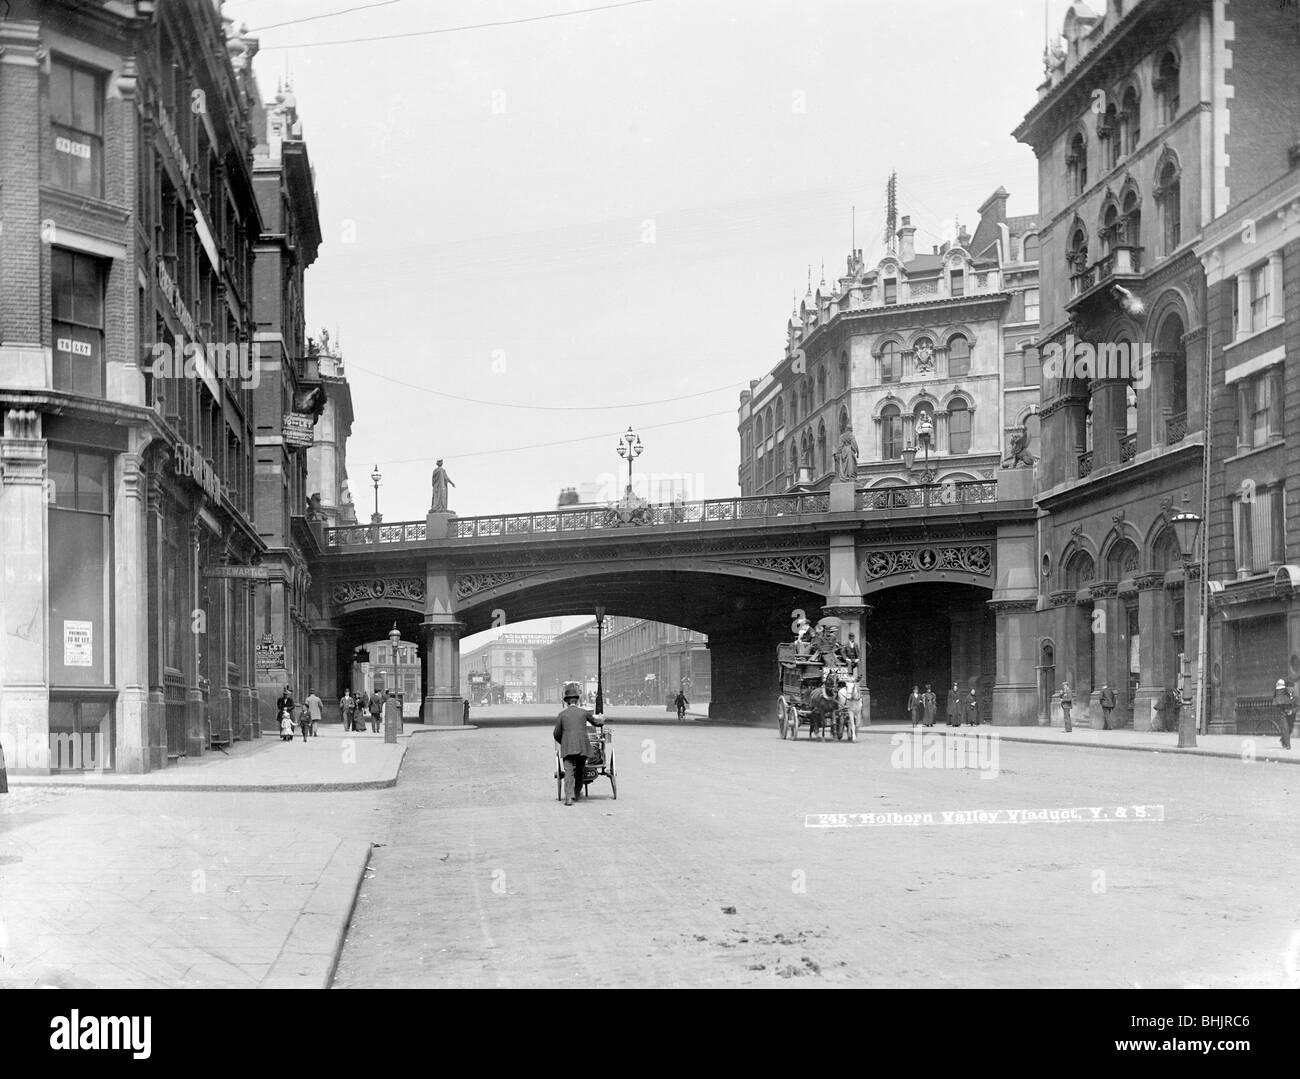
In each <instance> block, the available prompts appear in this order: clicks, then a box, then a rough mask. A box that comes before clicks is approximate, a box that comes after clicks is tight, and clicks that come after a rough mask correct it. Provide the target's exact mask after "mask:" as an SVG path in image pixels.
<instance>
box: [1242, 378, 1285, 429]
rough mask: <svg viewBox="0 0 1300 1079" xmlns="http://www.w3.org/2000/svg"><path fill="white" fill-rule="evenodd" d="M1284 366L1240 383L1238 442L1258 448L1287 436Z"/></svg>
mask: <svg viewBox="0 0 1300 1079" xmlns="http://www.w3.org/2000/svg"><path fill="white" fill-rule="evenodd" d="M1283 403H1284V402H1283V385H1282V365H1281V364H1278V365H1275V366H1273V367H1270V368H1269V369H1268V370H1267V371H1261V372H1260V373H1259V374H1257V375H1255V376H1254V377H1252V378H1248V379H1243V380H1242V381H1241V382H1239V383H1238V384H1237V445H1238V447H1239V448H1240V449H1257V448H1258V447H1260V446H1265V445H1267V444H1268V443H1269V442H1271V441H1273V440H1275V439H1279V438H1281V437H1282V436H1283V433H1284V432H1283V427H1282V408H1283Z"/></svg>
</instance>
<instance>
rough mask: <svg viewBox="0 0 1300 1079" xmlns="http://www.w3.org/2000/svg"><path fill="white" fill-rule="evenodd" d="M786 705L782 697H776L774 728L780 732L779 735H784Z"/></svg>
mask: <svg viewBox="0 0 1300 1079" xmlns="http://www.w3.org/2000/svg"><path fill="white" fill-rule="evenodd" d="M787 710H788V709H787V706H786V703H785V698H784V697H777V699H776V729H777V731H779V732H780V734H781V737H782V738H784V737H785V725H786V713H787Z"/></svg>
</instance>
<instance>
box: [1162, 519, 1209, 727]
mask: <svg viewBox="0 0 1300 1079" xmlns="http://www.w3.org/2000/svg"><path fill="white" fill-rule="evenodd" d="M1187 502H1188V498H1187V495H1186V494H1184V495H1183V505H1184V507H1186V505H1187ZM1169 523H1170V525H1172V526H1173V529H1174V537H1175V538H1176V539H1177V540H1178V550H1179V552H1180V553H1181V554H1182V556H1183V593H1184V597H1185V596H1186V592H1187V588H1188V586H1189V585H1190V584H1191V583H1192V582H1191V573H1190V572H1189V571H1190V569H1191V565H1192V556H1193V553H1194V552H1195V550H1196V537H1197V535H1198V534H1199V532H1200V530H1201V515H1200V514H1199V513H1193V512H1192V511H1191V510H1189V509H1186V508H1184V509H1183V510H1182V511H1181V512H1179V513H1175V514H1174V515H1173V516H1172V517H1170V518H1169ZM1196 564H1197V567H1198V568H1199V569H1200V571H1201V573H1202V575H1203V574H1204V573H1205V567H1204V566H1203V565H1201V562H1200V559H1197V562H1196ZM1203 602H1204V601H1203V599H1202V603H1203ZM1201 616H1202V618H1204V616H1205V612H1204V611H1202V612H1201ZM1186 619H1187V604H1186V602H1184V604H1183V620H1184V622H1186ZM1183 628H1184V632H1183V640H1184V641H1186V640H1187V639H1188V638H1189V634H1188V633H1187V632H1186V626H1185V625H1184V627H1183ZM1202 632H1203V631H1202ZM1184 656H1186V652H1184ZM1204 662H1205V660H1204V657H1203V656H1201V655H1200V654H1199V651H1198V655H1197V675H1196V677H1197V686H1198V688H1197V698H1198V700H1199V697H1200V688H1199V686H1200V681H1201V679H1203V678H1204V677H1205V672H1204V671H1203V670H1201V665H1202V664H1203V663H1204ZM1179 673H1180V675H1181V673H1182V672H1181V671H1180V672H1179ZM1191 703H1192V702H1191V701H1190V700H1188V699H1185V698H1184V695H1183V692H1182V690H1181V689H1180V690H1179V692H1178V748H1179V749H1194V748H1196V715H1195V713H1194V712H1193V711H1192V710H1191V708H1189V707H1188V705H1190V704H1191Z"/></svg>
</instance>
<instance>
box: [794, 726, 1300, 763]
mask: <svg viewBox="0 0 1300 1079" xmlns="http://www.w3.org/2000/svg"><path fill="white" fill-rule="evenodd" d="M775 729H776V727H775V724H773V731H775ZM913 730H920V731H929V732H931V733H935V734H941V733H943V732H945V731H947V732H952V733H958V732H965V733H968V734H969V733H973V732H975V731H980V732H983V733H986V734H996V735H997V736H998V738H999V739H1000V740H1001V741H1003V742H1028V743H1033V744H1035V745H1052V746H1067V747H1072V748H1084V749H1122V750H1134V751H1138V752H1144V753H1172V754H1177V755H1179V756H1195V757H1224V758H1230V759H1232V760H1240V761H1270V762H1274V763H1278V764H1300V739H1297V738H1294V737H1293V738H1292V739H1291V748H1290V749H1283V748H1282V744H1281V739H1280V738H1279V736H1278V735H1276V734H1270V735H1263V734H1198V735H1197V736H1196V746H1195V747H1194V748H1187V749H1179V748H1178V735H1177V734H1166V733H1163V732H1159V731H1134V730H1118V731H1103V730H1096V729H1094V728H1091V727H1075V728H1074V730H1073V731H1071V732H1070V733H1069V734H1067V733H1066V732H1065V730H1064V728H1062V727H1009V726H1008V727H1003V726H998V725H997V724H989V723H985V724H982V725H981V726H979V727H949V726H947V725H946V724H945V723H943V722H942V721H939V722H936V723H935V725H934V726H933V727H913V726H912V725H911V724H904V723H884V724H880V725H872V726H870V727H863V728H861V730H860V731H859V733H860V734H862V735H872V734H875V735H881V734H884V735H890V736H892V735H895V734H898V733H900V732H901V733H907V732H910V731H913Z"/></svg>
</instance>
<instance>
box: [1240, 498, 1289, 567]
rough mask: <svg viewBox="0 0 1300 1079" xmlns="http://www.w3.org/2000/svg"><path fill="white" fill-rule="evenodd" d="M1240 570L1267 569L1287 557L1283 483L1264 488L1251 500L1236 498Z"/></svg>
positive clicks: (1279, 563) (1280, 562)
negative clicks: (1281, 485)
mask: <svg viewBox="0 0 1300 1079" xmlns="http://www.w3.org/2000/svg"><path fill="white" fill-rule="evenodd" d="M1234 507H1235V512H1234V514H1233V525H1234V530H1233V531H1234V539H1235V546H1236V555H1237V572H1238V574H1251V573H1266V572H1268V571H1269V570H1270V569H1271V568H1272V567H1274V566H1278V565H1281V564H1282V563H1283V562H1284V561H1285V559H1286V542H1285V531H1284V530H1285V524H1286V502H1285V497H1284V492H1283V488H1282V487H1280V486H1277V487H1269V488H1261V489H1259V490H1257V491H1256V492H1255V495H1254V498H1253V500H1252V501H1249V502H1247V501H1244V500H1243V499H1241V498H1237V499H1235V500H1234Z"/></svg>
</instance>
